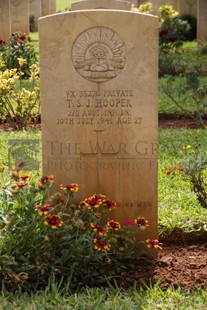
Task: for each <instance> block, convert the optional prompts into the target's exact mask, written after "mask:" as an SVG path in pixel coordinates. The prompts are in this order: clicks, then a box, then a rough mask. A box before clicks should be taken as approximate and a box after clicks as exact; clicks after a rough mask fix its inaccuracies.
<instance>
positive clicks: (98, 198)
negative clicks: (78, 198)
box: [81, 194, 105, 209]
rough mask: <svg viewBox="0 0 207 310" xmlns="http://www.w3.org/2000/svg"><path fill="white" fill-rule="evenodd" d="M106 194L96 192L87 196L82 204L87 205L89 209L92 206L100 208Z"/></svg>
mask: <svg viewBox="0 0 207 310" xmlns="http://www.w3.org/2000/svg"><path fill="white" fill-rule="evenodd" d="M104 199H105V196H104V195H102V194H99V195H97V194H94V195H93V196H91V197H89V198H86V199H85V200H84V201H82V202H81V206H85V207H87V208H89V209H92V208H99V207H100V205H101V204H102V203H103V201H104Z"/></svg>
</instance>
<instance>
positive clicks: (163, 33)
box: [159, 29, 168, 38]
mask: <svg viewBox="0 0 207 310" xmlns="http://www.w3.org/2000/svg"><path fill="white" fill-rule="evenodd" d="M166 34H168V29H162V30H160V32H159V36H160V38H161V37H163V36H165V35H166Z"/></svg>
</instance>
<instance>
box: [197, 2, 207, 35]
mask: <svg viewBox="0 0 207 310" xmlns="http://www.w3.org/2000/svg"><path fill="white" fill-rule="evenodd" d="M206 16H207V2H206V1H205V0H199V1H198V15H197V20H198V22H197V24H198V29H197V39H198V40H201V41H203V40H207V18H206Z"/></svg>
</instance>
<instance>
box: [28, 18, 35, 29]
mask: <svg viewBox="0 0 207 310" xmlns="http://www.w3.org/2000/svg"><path fill="white" fill-rule="evenodd" d="M29 30H30V32H34V31H35V16H34V15H30V16H29Z"/></svg>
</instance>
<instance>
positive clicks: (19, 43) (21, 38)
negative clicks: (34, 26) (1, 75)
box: [0, 32, 37, 78]
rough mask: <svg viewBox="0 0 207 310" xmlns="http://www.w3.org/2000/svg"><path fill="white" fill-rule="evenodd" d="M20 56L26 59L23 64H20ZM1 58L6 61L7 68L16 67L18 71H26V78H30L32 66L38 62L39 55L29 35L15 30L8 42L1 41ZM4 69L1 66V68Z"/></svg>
mask: <svg viewBox="0 0 207 310" xmlns="http://www.w3.org/2000/svg"><path fill="white" fill-rule="evenodd" d="M19 58H23V59H24V60H25V61H24V64H23V65H20V63H19V61H18V59H19ZM0 60H2V61H3V62H4V63H5V67H6V69H16V70H17V72H18V73H20V72H23V73H24V78H29V77H30V67H31V65H33V64H35V63H36V62H37V55H36V51H35V48H34V46H33V45H32V44H31V43H30V42H29V38H28V36H27V35H26V34H22V33H21V32H15V33H13V34H12V35H11V37H10V39H9V40H8V41H7V42H4V44H1V43H0ZM3 69H4V68H1V70H3Z"/></svg>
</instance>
